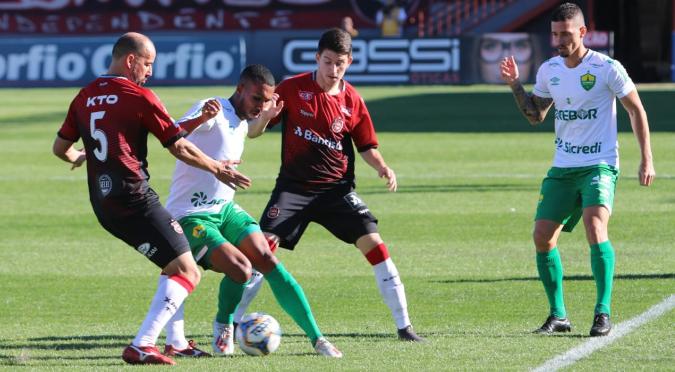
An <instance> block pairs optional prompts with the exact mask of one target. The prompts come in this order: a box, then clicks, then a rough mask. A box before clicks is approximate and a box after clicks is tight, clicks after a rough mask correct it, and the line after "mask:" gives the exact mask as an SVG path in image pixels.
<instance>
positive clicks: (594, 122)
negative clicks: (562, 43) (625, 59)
mask: <svg viewBox="0 0 675 372" xmlns="http://www.w3.org/2000/svg"><path fill="white" fill-rule="evenodd" d="M634 89H635V85H634V84H633V82H632V81H631V79H630V78H629V77H628V74H627V73H626V70H625V69H624V68H623V66H622V65H621V63H619V61H616V60H613V59H611V58H609V57H607V56H606V55H604V54H601V53H598V52H595V51H593V50H589V51H588V54H587V55H586V56H585V57H584V58H583V60H582V61H581V64H579V66H577V67H575V68H569V67H567V66H565V62H564V60H563V58H562V57H560V56H558V57H553V58H551V59H549V60H548V61H546V62H544V63H543V64H542V65H541V66H540V67H539V71H537V81H536V83H535V85H534V91H533V93H534V94H535V95H537V96H539V97H543V98H553V103H554V115H555V134H556V139H555V146H556V150H555V156H554V158H553V166H554V167H561V168H571V167H584V166H589V165H597V164H608V165H612V166H615V167H617V168H618V167H619V144H618V142H617V138H616V137H617V133H616V132H617V129H616V99H615V98H616V97H619V98H623V97H624V96H626V95H627V94H628V93H630V92H632V91H633V90H634Z"/></svg>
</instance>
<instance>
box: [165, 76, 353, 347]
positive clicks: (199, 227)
mask: <svg viewBox="0 0 675 372" xmlns="http://www.w3.org/2000/svg"><path fill="white" fill-rule="evenodd" d="M274 87H275V82H274V76H272V73H271V72H270V71H269V70H268V69H267V68H266V67H264V66H262V65H250V66H247V67H246V68H245V69H244V70H243V71H242V72H241V75H240V78H239V84H238V85H237V89H236V91H235V92H234V93H233V94H232V96H231V97H230V98H229V99H224V98H220V97H216V98H209V99H205V100H202V101H199V102H197V103H196V104H195V105H194V106H193V107H192V108H191V109H190V110H189V111H188V113H187V114H186V115H185V116H184V117H183V118H182V119H181V120H179V121H178V123H179V124H180V126H181V127H182V128H183V129H185V130H186V131H187V132H188V133H190V135H189V136H188V137H189V138H190V140H191V141H192V142H193V143H194V144H195V145H196V146H197V147H198V148H200V149H201V150H202V151H203V152H204V153H206V154H213V155H214V156H215V155H216V154H217V156H218V159H227V160H228V161H230V162H232V163H233V164H236V163H238V162H239V159H240V157H241V154H242V152H243V151H244V140H245V138H246V136H249V137H252V135H251V134H252V133H257V132H258V129H257V128H256V127H255V125H249V124H248V122H247V120H249V119H254V118H257V117H259V116H268V117H270V118H271V117H274V116H276V115H277V114H278V113H279V111H280V110H281V108H283V103H279V104H277V102H276V97H277V96H276V94H275V93H274ZM234 193H235V189H234V188H233V187H229V186H227V185H225V184H223V183H221V182H218V180H217V179H216V178H215V177H213V176H212V175H211V174H209V173H206V172H203V171H193V170H192V169H190V167H188V166H186V164H184V163H182V162H176V169H175V171H174V176H173V181H172V183H171V189H170V191H169V197H168V200H167V203H166V208H167V209H168V210H169V212H171V214H172V215H173V216H174V218H175V219H176V220H178V222H179V223H180V224H181V226H182V228H183V230H184V231H185V236H186V237H187V240H188V242H189V243H190V249H191V250H192V254H193V256H194V258H195V261H197V263H198V264H199V265H200V266H202V267H203V268H204V269H206V270H213V271H216V272H220V273H224V274H225V276H224V277H223V279H222V280H221V283H220V291H219V295H218V312H217V313H216V319H215V320H214V324H213V343H212V346H213V352H214V353H215V354H217V355H230V354H232V353H233V347H234V343H233V337H232V335H233V331H234V327H233V315H234V311H235V309H236V307H237V304H238V303H239V301H240V299H241V296H242V293H243V291H244V287H245V285H246V283H247V282H248V281H249V280H250V279H251V276H252V267H253V268H255V270H256V271H257V273H262V275H263V276H264V277H265V278H266V279H267V282H268V283H269V285H270V288H271V289H272V292H273V293H274V296H275V297H276V299H277V301H278V302H279V305H281V307H282V308H283V309H284V310H285V311H286V312H287V313H288V314H289V315H290V316H291V318H293V320H294V321H295V322H296V323H297V324H298V326H300V328H302V329H303V330H304V331H305V333H306V334H307V336H308V337H309V339H310V341H311V342H312V345H313V346H314V349H315V350H316V352H317V353H318V354H320V355H324V356H328V357H334V358H340V357H342V353H341V352H340V351H339V350H338V349H337V348H335V347H334V346H333V345H332V344H331V343H330V342H328V340H326V338H325V337H323V335H322V334H321V331H320V330H319V327H318V326H317V324H316V321H315V320H314V315H313V314H312V310H311V309H310V306H309V303H308V302H307V298H306V297H305V294H304V292H303V290H302V288H301V287H300V285H299V284H298V282H297V281H296V280H295V279H294V278H293V276H292V275H291V274H290V273H289V272H288V271H286V269H285V268H284V265H283V264H282V263H281V262H279V260H278V259H277V258H276V257H275V256H274V254H273V252H272V251H271V249H270V246H269V244H268V242H267V240H266V238H265V236H264V235H263V233H262V232H261V230H260V227H259V226H258V223H257V222H256V221H255V220H254V219H253V218H252V217H251V216H250V215H249V214H248V213H246V212H245V211H244V210H243V209H241V208H240V207H239V206H238V205H237V204H236V203H235V202H234V201H233V198H234ZM183 316H184V310H183V306H181V307H180V308H179V310H178V311H177V312H176V315H175V316H174V317H173V318H172V319H171V321H170V322H169V323H168V324H167V326H166V331H167V343H166V347H165V353H166V354H167V355H173V356H188V357H200V356H205V355H207V354H206V353H204V352H203V351H201V350H199V349H197V348H196V347H195V346H194V343H192V342H190V341H187V340H186V338H185V333H184V330H183Z"/></svg>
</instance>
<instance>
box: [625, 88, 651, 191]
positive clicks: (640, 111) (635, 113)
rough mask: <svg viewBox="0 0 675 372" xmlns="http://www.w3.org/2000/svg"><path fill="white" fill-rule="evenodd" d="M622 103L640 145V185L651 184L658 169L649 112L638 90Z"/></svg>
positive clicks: (629, 94) (626, 97) (627, 96)
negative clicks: (652, 142)
mask: <svg viewBox="0 0 675 372" xmlns="http://www.w3.org/2000/svg"><path fill="white" fill-rule="evenodd" d="M620 101H621V104H622V105H623V107H624V108H625V109H626V111H627V112H628V117H629V118H630V125H631V127H632V128H633V133H634V134H635V138H637V141H638V145H640V156H641V160H640V168H639V169H638V181H640V185H642V186H649V185H651V184H652V182H654V177H656V171H655V170H654V162H653V160H652V145H651V140H650V137H649V123H648V122H647V113H646V112H645V109H644V107H643V106H642V101H641V100H640V95H639V94H638V92H637V90H633V91H632V92H630V93H628V94H627V95H626V96H624V97H623V98H621V99H620Z"/></svg>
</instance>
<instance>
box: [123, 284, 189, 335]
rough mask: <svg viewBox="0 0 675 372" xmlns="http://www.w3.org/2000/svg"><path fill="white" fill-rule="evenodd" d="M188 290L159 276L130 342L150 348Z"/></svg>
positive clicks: (179, 306) (180, 304)
mask: <svg viewBox="0 0 675 372" xmlns="http://www.w3.org/2000/svg"><path fill="white" fill-rule="evenodd" d="M188 294H189V292H188V290H187V289H186V288H185V287H183V285H181V284H180V283H178V282H177V281H175V280H172V279H169V278H168V277H167V276H166V275H161V276H160V278H159V285H158V286H157V291H156V292H155V296H154V297H153V298H152V302H151V303H150V310H148V313H147V315H146V316H145V320H143V324H141V328H140V329H139V330H138V334H136V337H135V338H134V341H133V342H132V344H133V345H135V346H151V345H155V343H156V342H157V337H159V334H160V332H161V331H162V328H164V326H165V325H166V324H167V322H168V321H169V320H170V319H171V318H172V317H173V316H174V314H175V313H176V312H177V311H178V309H179V308H181V307H182V304H183V301H184V300H185V298H186V297H187V296H188Z"/></svg>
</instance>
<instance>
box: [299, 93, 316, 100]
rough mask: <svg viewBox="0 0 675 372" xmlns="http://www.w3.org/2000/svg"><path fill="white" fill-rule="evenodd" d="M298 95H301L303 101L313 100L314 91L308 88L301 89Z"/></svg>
mask: <svg viewBox="0 0 675 372" xmlns="http://www.w3.org/2000/svg"><path fill="white" fill-rule="evenodd" d="M298 95H299V96H300V99H302V100H303V101H311V100H312V98H314V93H312V92H308V91H306V90H301V91H299V92H298Z"/></svg>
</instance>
